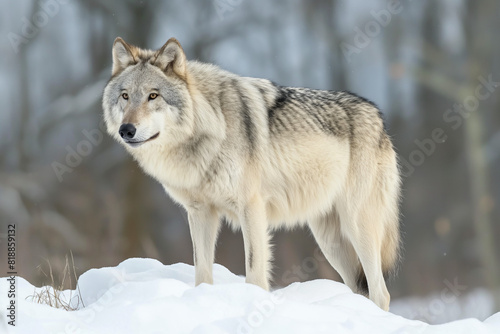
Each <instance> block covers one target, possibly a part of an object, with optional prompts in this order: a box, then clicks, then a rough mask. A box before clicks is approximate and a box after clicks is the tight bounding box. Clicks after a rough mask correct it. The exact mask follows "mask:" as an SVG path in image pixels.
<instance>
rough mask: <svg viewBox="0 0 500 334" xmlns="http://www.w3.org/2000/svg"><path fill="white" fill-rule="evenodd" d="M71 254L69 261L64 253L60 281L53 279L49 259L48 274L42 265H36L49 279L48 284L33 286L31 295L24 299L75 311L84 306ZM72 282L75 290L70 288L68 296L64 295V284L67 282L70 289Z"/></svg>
mask: <svg viewBox="0 0 500 334" xmlns="http://www.w3.org/2000/svg"><path fill="white" fill-rule="evenodd" d="M70 254H71V263H70V261H69V259H68V255H66V263H65V265H64V269H63V272H62V274H61V276H62V278H61V280H60V281H61V283H60V284H57V283H56V280H55V279H54V274H53V272H52V266H51V265H50V261H49V260H46V261H47V265H48V269H49V270H48V274H47V273H46V272H45V271H44V270H43V268H42V266H41V265H40V266H38V269H39V270H40V271H41V272H42V273H43V274H44V275H45V277H47V278H48V279H49V285H46V286H43V287H41V288H35V291H34V292H33V295H31V296H28V297H27V298H26V299H28V300H30V301H32V302H34V303H38V304H43V305H48V306H51V307H54V308H58V309H63V310H66V311H75V310H78V309H80V308H81V307H85V304H84V303H83V299H82V296H81V292H80V288H79V287H78V285H77V282H78V279H77V276H76V267H75V261H74V259H73V253H72V252H70ZM73 282H74V285H75V289H76V291H75V292H73V290H70V291H71V292H70V294H69V296H66V295H65V294H64V293H63V291H64V287H65V285H66V284H69V288H70V289H72V287H73Z"/></svg>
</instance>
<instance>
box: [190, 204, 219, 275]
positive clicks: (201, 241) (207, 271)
mask: <svg viewBox="0 0 500 334" xmlns="http://www.w3.org/2000/svg"><path fill="white" fill-rule="evenodd" d="M188 218H189V231H190V233H191V239H192V241H193V258H194V266H195V281H196V285H199V284H201V283H209V284H213V275H212V267H213V263H214V256H215V254H214V253H215V243H216V242H217V235H218V232H219V227H220V220H219V216H218V214H217V212H215V210H213V208H209V207H206V208H203V209H193V210H189V212H188Z"/></svg>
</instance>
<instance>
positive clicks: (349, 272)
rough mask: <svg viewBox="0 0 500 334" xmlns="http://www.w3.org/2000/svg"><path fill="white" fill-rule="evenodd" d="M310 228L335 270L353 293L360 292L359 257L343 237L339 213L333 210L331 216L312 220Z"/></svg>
mask: <svg viewBox="0 0 500 334" xmlns="http://www.w3.org/2000/svg"><path fill="white" fill-rule="evenodd" d="M309 227H310V229H311V231H312V233H313V236H314V239H316V242H317V243H318V246H319V248H320V249H321V251H322V252H323V254H324V255H325V257H326V259H327V260H328V262H329V263H330V265H331V266H332V267H333V269H335V270H336V271H337V272H338V273H339V275H340V276H341V277H342V280H343V281H344V283H345V284H346V285H347V286H348V287H349V288H350V289H351V290H352V291H353V292H358V291H357V286H356V276H357V274H358V270H359V269H358V268H359V266H360V264H359V260H358V256H357V255H356V252H355V251H354V248H353V247H352V244H351V242H350V241H349V240H347V239H345V238H343V237H342V235H341V232H340V222H339V217H338V214H337V211H336V210H335V209H333V210H332V211H331V212H330V213H329V214H327V215H325V216H323V217H321V218H317V219H313V220H311V221H310V223H309Z"/></svg>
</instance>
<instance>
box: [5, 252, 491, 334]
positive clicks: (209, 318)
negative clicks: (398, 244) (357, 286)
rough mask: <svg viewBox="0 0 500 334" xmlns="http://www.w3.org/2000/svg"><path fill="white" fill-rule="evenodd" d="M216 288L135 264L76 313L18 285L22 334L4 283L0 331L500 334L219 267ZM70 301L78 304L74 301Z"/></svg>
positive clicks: (95, 275) (92, 281) (84, 285)
mask: <svg viewBox="0 0 500 334" xmlns="http://www.w3.org/2000/svg"><path fill="white" fill-rule="evenodd" d="M214 280H215V285H207V284H202V285H200V286H198V287H194V267H193V266H190V265H187V264H182V263H178V264H173V265H167V266H165V265H163V264H161V263H160V262H158V261H156V260H152V259H137V258H136V259H129V260H126V261H124V262H122V263H120V264H119V265H118V266H117V267H112V268H101V269H92V270H89V271H87V272H86V273H84V274H83V275H81V276H80V278H79V280H78V287H79V291H80V293H81V297H82V301H83V305H82V302H81V301H80V303H78V301H77V300H76V299H75V298H74V296H75V295H76V292H75V291H65V292H64V296H65V298H68V301H69V302H70V303H73V307H74V308H76V309H77V310H76V311H65V310H62V309H56V308H53V307H50V306H47V305H41V304H37V303H34V302H32V301H30V297H29V296H30V295H33V292H34V291H41V290H40V289H41V288H35V287H33V286H32V285H31V284H29V283H28V282H27V281H26V280H24V279H22V278H18V279H17V288H16V290H17V294H18V298H17V318H16V327H12V326H9V325H7V324H6V321H5V322H4V320H5V319H7V318H6V316H5V311H4V310H5V308H4V305H7V300H6V296H7V293H6V291H7V290H8V286H9V282H8V281H7V280H6V279H5V278H2V279H1V280H0V292H1V297H0V298H1V299H0V301H2V302H1V303H0V305H2V307H1V311H0V313H1V315H2V318H3V319H2V322H0V332H2V333H4V332H5V331H4V328H5V329H6V330H7V333H11V332H12V333H40V334H42V333H106V334H109V333H363V334H364V333H474V334H480V333H500V313H497V314H495V315H493V316H491V317H490V318H488V319H486V320H485V321H484V322H480V321H479V320H476V319H466V320H460V321H455V322H451V323H447V324H443V325H437V326H431V325H428V324H426V323H424V322H420V321H414V320H407V319H405V318H403V317H400V316H397V315H394V314H392V313H390V312H384V311H382V310H381V309H379V308H378V307H377V306H376V305H375V304H373V303H372V302H371V301H370V300H368V299H366V298H364V297H362V296H360V295H357V294H354V293H352V292H351V290H350V289H349V288H347V287H346V286H345V285H344V284H341V283H338V282H334V281H330V280H315V281H309V282H305V283H294V284H291V285H289V286H288V287H286V288H283V289H279V290H275V291H273V292H267V291H264V290H262V289H261V288H259V287H257V286H254V285H251V284H245V282H244V278H243V277H239V276H236V275H234V274H232V273H231V272H230V271H229V270H227V269H226V268H224V267H223V266H221V265H217V264H216V265H214ZM70 295H71V296H72V298H73V299H72V300H69V298H70Z"/></svg>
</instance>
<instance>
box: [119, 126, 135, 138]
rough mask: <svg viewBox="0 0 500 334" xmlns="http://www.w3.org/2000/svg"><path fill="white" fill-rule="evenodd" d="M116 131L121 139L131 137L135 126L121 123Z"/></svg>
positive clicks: (133, 134)
mask: <svg viewBox="0 0 500 334" xmlns="http://www.w3.org/2000/svg"><path fill="white" fill-rule="evenodd" d="M118 133H119V134H120V137H122V138H123V139H132V138H134V136H135V126H133V125H132V124H130V123H127V124H122V125H121V126H120V130H118Z"/></svg>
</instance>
